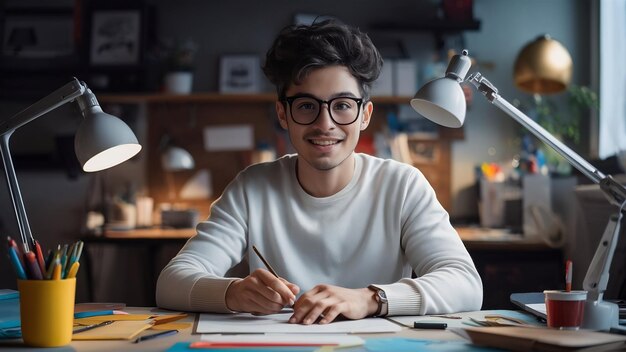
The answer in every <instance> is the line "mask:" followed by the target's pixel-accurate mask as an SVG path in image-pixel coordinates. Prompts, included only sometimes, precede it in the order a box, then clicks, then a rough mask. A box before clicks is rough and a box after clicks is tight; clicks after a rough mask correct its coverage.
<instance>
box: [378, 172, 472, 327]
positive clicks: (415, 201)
mask: <svg viewBox="0 0 626 352" xmlns="http://www.w3.org/2000/svg"><path fill="white" fill-rule="evenodd" d="M411 178H412V179H410V180H409V182H407V185H408V187H407V189H406V194H405V198H404V203H403V206H402V207H403V209H402V210H401V212H402V218H401V221H402V227H401V232H402V234H401V236H402V237H401V241H402V243H401V244H402V248H403V249H404V252H405V254H406V257H407V259H408V261H409V263H410V264H411V267H412V268H413V271H414V272H415V274H416V276H417V278H415V279H408V278H407V279H402V280H400V281H399V282H396V283H394V284H391V285H378V286H379V287H381V288H382V289H384V290H385V292H386V293H387V296H388V299H389V314H390V315H425V314H445V313H453V312H462V311H474V310H480V307H481V305H482V296H483V289H482V282H481V279H480V276H479V275H478V272H477V270H476V267H475V266H474V262H473V261H472V258H471V257H470V255H469V253H468V252H467V249H466V248H465V246H464V245H463V242H462V241H461V239H460V237H459V235H458V234H457V232H456V230H455V229H454V228H453V227H452V225H451V224H450V220H449V216H448V213H447V212H446V211H445V209H443V207H442V206H441V204H440V203H439V201H438V200H437V198H436V196H435V192H434V190H433V189H432V187H431V186H430V184H429V183H428V182H427V181H426V179H425V178H424V176H423V175H422V174H421V172H419V171H417V170H415V172H413V173H412V175H411Z"/></svg>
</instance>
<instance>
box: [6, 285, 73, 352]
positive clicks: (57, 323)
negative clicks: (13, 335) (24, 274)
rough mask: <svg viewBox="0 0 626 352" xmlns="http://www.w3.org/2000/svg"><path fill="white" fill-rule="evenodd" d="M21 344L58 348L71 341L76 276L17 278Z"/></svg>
mask: <svg viewBox="0 0 626 352" xmlns="http://www.w3.org/2000/svg"><path fill="white" fill-rule="evenodd" d="M17 288H18V290H19V291H20V318H21V322H22V338H23V339H24V343H25V344H27V345H29V346H33V347H58V346H64V345H67V344H69V343H70V342H71V341H72V329H73V325H74V296H75V293H76V278H71V279H65V280H17Z"/></svg>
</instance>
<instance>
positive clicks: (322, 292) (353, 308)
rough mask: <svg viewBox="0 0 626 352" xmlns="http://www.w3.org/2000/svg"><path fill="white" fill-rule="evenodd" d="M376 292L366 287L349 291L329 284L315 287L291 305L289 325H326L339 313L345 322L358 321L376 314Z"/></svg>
mask: <svg viewBox="0 0 626 352" xmlns="http://www.w3.org/2000/svg"><path fill="white" fill-rule="evenodd" d="M375 296H376V292H374V291H372V290H370V289H368V288H358V289H349V288H343V287H338V286H331V285H317V286H315V287H314V288H313V289H311V290H310V291H309V292H307V293H305V294H303V295H302V297H300V298H299V299H298V301H296V303H295V304H294V305H293V312H294V313H293V315H292V316H291V318H289V322H290V323H296V324H297V323H299V324H305V325H309V324H313V323H315V322H316V321H317V320H318V319H320V318H321V319H320V320H319V323H320V324H328V323H330V322H332V321H333V320H335V318H337V316H339V314H341V315H343V316H344V317H345V318H348V319H362V318H365V317H367V316H370V315H372V314H374V313H376V310H377V309H378V303H377V302H376V297H375Z"/></svg>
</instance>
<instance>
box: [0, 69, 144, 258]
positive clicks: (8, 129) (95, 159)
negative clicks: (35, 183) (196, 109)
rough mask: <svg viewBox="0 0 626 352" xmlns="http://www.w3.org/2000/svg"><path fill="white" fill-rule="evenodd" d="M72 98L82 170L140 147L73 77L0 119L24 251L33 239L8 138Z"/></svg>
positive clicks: (110, 164) (1, 145) (122, 158)
mask: <svg viewBox="0 0 626 352" xmlns="http://www.w3.org/2000/svg"><path fill="white" fill-rule="evenodd" d="M73 100H76V102H77V103H78V106H79V107H80V110H81V114H82V115H83V117H84V119H83V121H82V123H81V124H80V127H79V128H78V131H77V132H76V137H75V139H74V148H75V150H76V157H77V158H78V161H79V162H80V164H81V166H82V168H83V170H84V171H86V172H93V171H100V170H103V169H107V168H110V167H113V166H115V165H117V164H120V163H122V162H124V161H126V160H128V159H130V158H131V157H133V156H134V155H136V154H137V153H139V151H140V150H141V145H140V144H139V142H137V137H135V134H134V133H133V132H132V130H131V129H130V128H129V127H128V126H127V125H126V124H125V123H124V122H123V121H122V120H120V119H118V118H117V117H115V116H112V115H109V114H107V113H105V112H103V111H102V108H100V104H99V103H98V100H97V99H96V96H95V95H94V94H93V93H92V92H91V90H90V89H89V88H87V86H86V85H85V83H83V82H79V81H78V80H77V79H76V78H74V80H73V81H71V82H69V83H67V84H66V85H64V86H63V87H61V88H59V89H57V90H56V91H54V92H52V93H51V94H50V95H48V96H46V97H45V98H43V99H41V100H39V101H37V102H36V103H34V104H32V105H31V106H29V107H28V108H26V109H24V110H22V111H21V112H19V113H17V114H15V115H14V116H12V117H11V118H9V119H7V120H4V121H2V122H0V137H1V138H0V151H1V152H2V162H3V163H4V171H5V173H6V177H7V183H8V186H9V193H10V194H11V199H12V201H13V208H14V210H15V216H16V218H17V223H18V227H19V231H20V236H21V240H22V243H23V245H24V251H25V252H29V251H31V250H34V249H35V247H36V241H35V239H34V238H33V235H32V232H31V230H30V225H29V223H28V217H27V216H26V209H25V208H24V202H23V200H22V195H21V193H20V188H19V185H18V183H17V177H16V175H15V168H14V167H13V161H12V159H11V153H10V150H9V139H10V138H11V135H12V134H13V132H15V130H17V129H18V128H20V127H22V126H24V125H26V124H27V123H29V122H31V121H33V120H35V119H36V118H38V117H40V116H42V115H44V114H46V113H48V112H50V111H52V110H54V109H56V108H58V107H60V106H61V105H64V104H65V103H68V102H70V101H73Z"/></svg>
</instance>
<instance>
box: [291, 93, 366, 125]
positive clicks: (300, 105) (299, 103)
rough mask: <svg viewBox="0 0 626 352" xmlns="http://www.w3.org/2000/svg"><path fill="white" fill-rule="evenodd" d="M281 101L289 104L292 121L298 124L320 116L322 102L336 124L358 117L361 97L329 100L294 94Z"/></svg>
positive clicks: (312, 120) (310, 122)
mask: <svg viewBox="0 0 626 352" xmlns="http://www.w3.org/2000/svg"><path fill="white" fill-rule="evenodd" d="M283 101H285V102H287V104H289V112H290V113H291V118H292V119H293V121H294V122H295V123H297V124H299V125H310V124H312V123H313V122H315V120H317V118H318V117H319V116H320V112H321V111H322V104H326V106H327V108H328V114H329V115H330V118H331V120H333V122H334V123H336V124H337V125H349V124H351V123H354V121H356V119H357V118H358V117H359V112H360V111H361V105H362V104H363V99H361V98H355V97H336V98H332V99H330V100H322V99H317V98H316V97H313V96H310V95H294V96H291V97H286V98H284V99H283Z"/></svg>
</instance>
